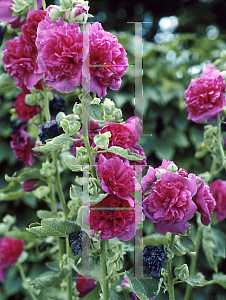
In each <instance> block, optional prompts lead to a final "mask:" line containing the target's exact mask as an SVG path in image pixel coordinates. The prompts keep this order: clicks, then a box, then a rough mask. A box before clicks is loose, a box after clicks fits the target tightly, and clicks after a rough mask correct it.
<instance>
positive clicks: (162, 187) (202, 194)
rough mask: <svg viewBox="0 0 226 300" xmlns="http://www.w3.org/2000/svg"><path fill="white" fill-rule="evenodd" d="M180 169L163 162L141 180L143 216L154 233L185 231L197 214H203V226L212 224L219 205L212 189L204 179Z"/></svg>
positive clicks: (169, 162) (170, 162) (151, 169)
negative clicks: (212, 217) (214, 212)
mask: <svg viewBox="0 0 226 300" xmlns="http://www.w3.org/2000/svg"><path fill="white" fill-rule="evenodd" d="M177 170H178V168H177V167H176V165H175V164H174V163H173V162H172V161H168V162H167V161H166V160H163V162H162V165H161V166H160V167H158V168H156V169H154V168H152V167H149V170H148V172H147V174H146V175H145V176H144V177H143V179H142V188H143V193H144V200H143V208H144V213H145V215H146V216H147V217H148V218H149V219H150V220H151V221H152V223H153V224H154V229H155V231H156V232H160V233H162V234H165V233H167V232H172V233H175V234H179V233H183V232H185V231H186V230H187V228H188V225H189V224H188V220H190V219H192V218H193V216H194V214H195V212H196V211H198V212H200V213H201V221H202V223H203V224H204V225H206V226H207V225H209V223H210V222H211V219H210V214H212V213H213V210H214V208H215V205H216V203H215V199H214V198H213V195H212V194H211V192H210V188H209V186H208V185H207V184H205V182H204V181H203V180H202V179H201V178H199V177H197V176H196V175H194V174H192V173H191V174H188V173H187V172H186V171H185V170H183V169H179V170H178V171H177ZM150 188H151V192H150V193H148V194H146V192H147V191H148V190H149V189H150Z"/></svg>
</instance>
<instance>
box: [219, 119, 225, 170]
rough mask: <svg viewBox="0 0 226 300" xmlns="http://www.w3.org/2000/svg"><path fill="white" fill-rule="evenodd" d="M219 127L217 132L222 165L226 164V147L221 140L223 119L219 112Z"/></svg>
mask: <svg viewBox="0 0 226 300" xmlns="http://www.w3.org/2000/svg"><path fill="white" fill-rule="evenodd" d="M217 127H218V132H217V133H218V135H217V140H218V147H219V150H220V155H221V159H222V165H223V166H225V155H224V149H223V146H222V142H221V120H220V116H219V114H218V115H217Z"/></svg>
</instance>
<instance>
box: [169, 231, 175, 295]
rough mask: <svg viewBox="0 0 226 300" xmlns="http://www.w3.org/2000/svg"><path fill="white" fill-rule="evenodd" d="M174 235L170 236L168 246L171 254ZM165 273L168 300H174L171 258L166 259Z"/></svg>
mask: <svg viewBox="0 0 226 300" xmlns="http://www.w3.org/2000/svg"><path fill="white" fill-rule="evenodd" d="M174 238H175V234H174V233H172V234H171V240H170V245H169V249H170V252H171V253H172V250H173V242H174ZM167 272H168V293H169V299H170V300H175V297H174V284H173V279H172V258H170V259H168V262H167Z"/></svg>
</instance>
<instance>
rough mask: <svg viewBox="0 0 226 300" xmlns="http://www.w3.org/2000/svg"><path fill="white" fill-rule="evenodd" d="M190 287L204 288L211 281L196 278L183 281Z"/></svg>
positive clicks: (191, 277) (192, 277)
mask: <svg viewBox="0 0 226 300" xmlns="http://www.w3.org/2000/svg"><path fill="white" fill-rule="evenodd" d="M185 282H187V283H188V284H190V285H191V286H205V285H209V284H211V283H212V281H207V280H205V279H203V278H201V277H198V276H190V277H189V278H188V279H186V280H185Z"/></svg>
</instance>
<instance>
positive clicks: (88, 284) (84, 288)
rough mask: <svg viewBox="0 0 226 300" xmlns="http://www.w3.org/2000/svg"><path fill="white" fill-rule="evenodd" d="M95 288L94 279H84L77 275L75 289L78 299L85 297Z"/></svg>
mask: <svg viewBox="0 0 226 300" xmlns="http://www.w3.org/2000/svg"><path fill="white" fill-rule="evenodd" d="M95 287H96V285H95V279H92V278H88V277H84V276H82V275H80V274H78V275H77V280H76V289H77V290H78V292H79V298H82V297H84V296H85V295H87V294H88V293H89V292H91V291H92V290H93V289H94V288H95Z"/></svg>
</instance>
